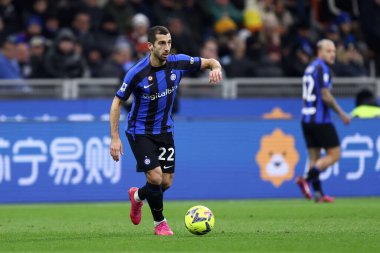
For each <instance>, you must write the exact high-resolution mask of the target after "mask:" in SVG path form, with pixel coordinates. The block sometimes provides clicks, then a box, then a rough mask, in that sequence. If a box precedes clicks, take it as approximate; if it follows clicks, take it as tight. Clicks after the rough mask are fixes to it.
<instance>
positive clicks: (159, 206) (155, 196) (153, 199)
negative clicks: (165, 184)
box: [139, 182, 164, 222]
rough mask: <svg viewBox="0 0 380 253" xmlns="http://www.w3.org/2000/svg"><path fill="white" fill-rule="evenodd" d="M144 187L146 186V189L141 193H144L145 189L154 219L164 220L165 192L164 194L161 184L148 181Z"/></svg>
mask: <svg viewBox="0 0 380 253" xmlns="http://www.w3.org/2000/svg"><path fill="white" fill-rule="evenodd" d="M143 188H145V190H143V191H141V193H142V195H143V194H144V191H145V194H146V199H147V201H148V204H149V207H150V210H151V212H152V215H153V219H154V221H157V222H158V221H162V220H164V215H163V214H162V211H163V208H164V204H163V194H162V188H161V185H155V184H151V183H148V182H147V183H146V185H145V186H144V187H143ZM139 197H140V190H139ZM141 197H143V196H141ZM140 199H141V198H140Z"/></svg>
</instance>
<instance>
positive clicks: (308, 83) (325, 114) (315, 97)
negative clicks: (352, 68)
mask: <svg viewBox="0 0 380 253" xmlns="http://www.w3.org/2000/svg"><path fill="white" fill-rule="evenodd" d="M323 88H326V89H329V90H331V88H332V76H331V71H330V68H329V66H327V64H326V63H325V62H324V61H323V60H321V59H319V58H317V59H316V60H315V61H313V62H312V63H310V64H309V65H308V66H307V68H306V70H305V72H304V75H303V79H302V99H303V107H302V121H303V122H304V123H316V124H325V123H331V118H330V110H329V108H328V106H327V105H326V104H325V103H324V102H323V100H322V93H321V90H322V89H323Z"/></svg>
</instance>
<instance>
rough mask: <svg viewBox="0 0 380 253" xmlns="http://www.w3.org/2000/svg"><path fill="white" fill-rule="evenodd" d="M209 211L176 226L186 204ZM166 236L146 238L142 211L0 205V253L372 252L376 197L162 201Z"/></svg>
mask: <svg viewBox="0 0 380 253" xmlns="http://www.w3.org/2000/svg"><path fill="white" fill-rule="evenodd" d="M196 204H202V205H205V206H207V207H209V208H210V209H211V210H212V211H213V213H214V215H215V227H214V229H213V230H212V231H211V232H210V233H209V234H207V235H204V236H195V235H192V234H190V233H189V232H188V231H187V230H186V228H185V226H184V215H185V212H186V211H187V210H188V209H189V208H190V207H191V206H193V205H196ZM165 215H166V217H167V219H168V222H169V224H170V226H171V228H172V229H173V231H174V233H175V235H174V236H173V237H158V236H154V235H153V222H152V218H151V214H150V211H149V208H148V205H147V204H145V206H144V208H143V220H142V222H141V224H140V225H138V226H134V225H132V224H131V222H130V220H129V203H95V204H94V203H80V204H33V205H0V252H129V253H131V252H152V253H159V252H318V253H321V252H324V253H326V252H334V253H336V252H342V253H343V252H344V253H350V252H366V253H368V252H380V198H350V199H348V198H338V199H337V201H336V202H335V203H333V204H316V203H314V202H310V201H306V200H301V199H289V200H288V199H283V200H242V201H171V202H170V201H169V202H166V203H165Z"/></svg>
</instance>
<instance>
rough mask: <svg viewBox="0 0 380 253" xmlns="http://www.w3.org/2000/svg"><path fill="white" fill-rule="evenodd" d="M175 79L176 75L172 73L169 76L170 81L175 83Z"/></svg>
mask: <svg viewBox="0 0 380 253" xmlns="http://www.w3.org/2000/svg"><path fill="white" fill-rule="evenodd" d="M175 79H177V75H176V74H175V73H172V74H171V75H170V80H172V81H175Z"/></svg>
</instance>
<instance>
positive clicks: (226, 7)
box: [208, 0, 243, 26]
mask: <svg viewBox="0 0 380 253" xmlns="http://www.w3.org/2000/svg"><path fill="white" fill-rule="evenodd" d="M208 3H209V5H210V6H212V8H210V9H211V15H212V17H213V19H214V22H217V21H219V20H220V19H222V18H224V17H229V18H231V19H232V20H233V21H234V22H235V23H236V24H237V25H238V26H240V25H241V24H242V21H243V15H242V12H241V11H239V10H238V9H237V8H236V7H235V6H234V5H233V4H232V3H230V0H208Z"/></svg>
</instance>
